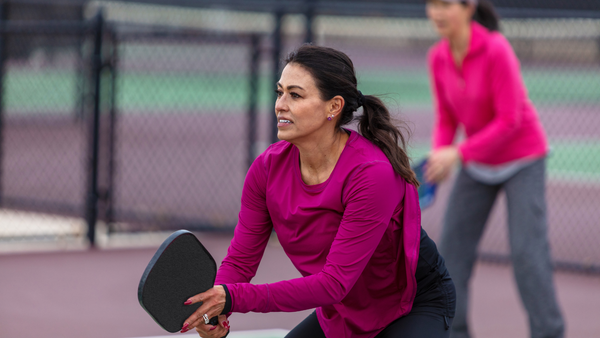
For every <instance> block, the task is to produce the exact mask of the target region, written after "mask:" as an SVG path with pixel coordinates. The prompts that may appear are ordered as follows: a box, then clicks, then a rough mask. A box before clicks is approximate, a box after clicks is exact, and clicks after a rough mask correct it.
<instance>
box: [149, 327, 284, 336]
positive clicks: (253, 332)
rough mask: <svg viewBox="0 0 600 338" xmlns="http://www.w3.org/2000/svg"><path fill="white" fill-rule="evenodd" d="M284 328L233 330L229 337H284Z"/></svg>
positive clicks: (194, 334) (189, 334) (193, 334)
mask: <svg viewBox="0 0 600 338" xmlns="http://www.w3.org/2000/svg"><path fill="white" fill-rule="evenodd" d="M288 332H289V331H288V330H284V329H269V330H250V331H231V332H230V333H229V335H228V336H227V338H283V337H285V335H286V334H287V333H288ZM179 337H198V334H197V333H195V332H193V333H184V334H181V335H179ZM137 338H173V335H168V336H152V337H137Z"/></svg>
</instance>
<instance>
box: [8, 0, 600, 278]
mask: <svg viewBox="0 0 600 338" xmlns="http://www.w3.org/2000/svg"><path fill="white" fill-rule="evenodd" d="M259 2H260V1H254V2H252V1H246V2H244V1H241V2H240V1H237V2H236V1H225V2H221V5H223V6H229V7H228V8H220V9H219V8H183V7H168V6H158V5H152V4H140V3H126V2H106V1H97V2H91V3H89V4H87V5H86V6H85V7H84V9H85V11H84V12H85V16H87V17H88V19H91V17H92V16H93V15H94V13H96V12H97V10H98V9H99V8H103V9H104V13H105V14H106V17H107V19H108V22H109V25H110V26H111V27H118V29H116V31H115V39H116V40H115V41H116V42H115V45H114V46H115V47H114V49H113V52H114V55H113V57H114V58H115V60H116V63H115V65H116V69H117V72H116V78H115V83H114V100H115V101H114V103H115V106H116V120H115V121H114V122H113V123H115V124H114V126H115V127H114V128H112V129H111V128H110V127H109V126H110V125H111V124H110V123H105V124H104V125H105V126H108V127H105V128H104V129H103V128H100V133H99V134H100V135H101V136H102V135H112V136H111V137H109V138H108V139H110V140H113V141H112V142H113V143H111V142H102V141H100V147H99V148H100V156H99V159H100V163H99V165H100V170H99V184H98V198H99V200H100V203H99V209H98V210H99V217H100V218H101V219H103V220H105V221H106V222H107V224H109V229H110V230H111V231H112V232H128V231H138V230H143V231H148V230H152V229H172V228H174V227H188V228H192V229H212V230H215V229H231V227H233V226H234V225H235V222H236V218H237V209H238V207H239V197H240V193H241V188H242V182H243V178H244V175H245V171H246V169H247V167H248V163H249V161H250V160H251V158H252V157H253V156H255V155H256V154H257V153H258V152H260V151H261V150H263V149H264V148H265V147H266V145H268V144H269V143H270V142H271V141H272V140H273V138H272V130H273V128H272V120H273V119H272V109H273V94H272V90H273V88H274V87H273V83H275V81H276V80H277V79H278V74H277V73H276V71H278V70H280V63H279V61H280V60H281V58H283V56H284V55H285V54H286V53H287V52H289V51H290V50H292V49H294V48H296V47H297V46H298V45H299V44H301V43H302V42H304V41H306V40H307V33H308V40H312V41H313V42H314V43H315V44H319V45H325V46H330V47H334V48H338V49H340V50H342V51H344V52H346V53H347V54H348V55H349V56H350V57H351V58H352V60H353V61H354V63H355V66H356V69H357V72H358V80H359V89H361V91H362V92H363V93H366V94H382V95H383V98H384V100H385V101H386V102H387V103H388V105H389V107H390V108H391V110H392V111H394V112H396V113H397V114H398V116H399V117H401V118H402V119H404V120H405V121H407V123H408V124H409V126H410V127H411V129H412V136H411V139H410V140H411V141H410V146H411V148H410V151H411V154H412V156H413V158H414V159H419V158H421V157H423V156H425V154H426V153H427V152H428V150H429V147H430V138H431V129H432V126H433V108H432V98H431V93H430V85H429V79H428V71H427V66H426V61H425V60H426V53H427V51H428V49H429V47H430V46H431V45H432V44H433V43H435V41H437V39H438V38H437V36H436V34H435V32H434V31H433V29H432V27H431V25H430V24H429V23H428V22H427V20H426V19H425V18H424V4H423V3H422V2H421V1H420V0H419V1H416V0H415V1H402V2H400V3H397V2H393V1H378V2H376V3H375V2H373V3H368V4H366V3H365V2H361V1H353V2H351V3H350V2H349V3H348V4H346V5H344V6H341V7H340V6H337V5H336V4H335V2H328V1H284V2H281V3H280V5H276V2H272V1H271V2H269V1H263V2H264V6H262V7H261V6H258V5H256V4H257V3H259ZM209 3H211V1H199V2H198V3H197V4H195V6H200V7H202V6H209V5H210V4H209ZM494 3H496V4H497V5H499V8H498V10H499V12H500V13H501V14H503V15H505V18H504V19H503V20H502V21H501V28H502V32H503V33H504V34H505V35H506V37H507V38H508V39H509V41H510V42H511V44H512V46H513V48H514V49H515V51H516V53H517V55H518V57H519V59H520V61H521V65H522V72H523V77H524V80H525V83H526V85H527V87H528V90H529V94H530V97H531V99H532V101H533V103H534V104H535V106H536V107H537V109H538V112H539V115H540V117H541V119H542V122H543V124H544V126H545V128H546V131H547V135H548V137H549V141H550V145H551V147H552V153H551V155H550V157H549V159H548V181H547V182H548V183H547V190H548V192H547V199H548V209H549V227H550V240H551V245H552V251H553V256H554V259H555V263H556V264H557V265H558V266H563V267H576V268H578V269H588V270H595V271H598V269H599V267H600V250H599V249H598V248H597V246H596V245H595V242H597V241H598V240H600V227H598V226H597V225H598V221H597V220H598V219H600V217H599V216H600V211H599V210H600V208H598V205H600V170H599V168H600V142H599V141H600V132H598V130H600V115H598V114H599V113H600V82H599V81H600V80H599V79H600V8H598V5H597V3H596V2H589V1H584V0H580V1H575V2H571V3H569V4H565V3H562V2H561V3H558V2H556V3H555V2H552V3H545V4H544V3H541V2H540V3H538V2H535V3H533V2H527V3H524V2H518V3H516V2H515V3H513V2H510V1H508V0H507V1H500V0H499V1H494ZM281 4H283V5H281ZM565 6H567V7H565ZM569 6H570V7H569ZM261 10H262V12H259V11H261ZM342 14H343V15H342ZM384 14H385V15H384ZM386 15H387V16H386ZM307 28H309V29H307ZM255 35H258V36H260V37H261V38H257V37H253V36H255ZM267 37H268V38H267ZM84 45H85V44H84ZM109 49H110V48H109ZM259 51H260V52H261V53H259ZM73 53H74V54H73V55H76V56H77V55H78V56H77V57H79V58H80V60H86V61H80V63H81V64H88V61H87V59H86V57H87V56H85V55H84V54H85V53H88V54H89V53H90V51H88V50H86V49H85V48H82V47H81V46H80V47H77V48H75V49H74V52H73ZM107 53H108V54H110V53H112V52H107ZM61 55H62V54H61ZM65 55H66V54H65ZM82 55H84V56H82ZM77 57H75V56H74V58H77ZM38 58H39V57H38ZM26 60H27V62H26V64H28V65H31V66H32V65H34V64H35V63H36V62H38V61H35V60H37V59H36V58H35V57H32V56H31V55H30V56H29V57H28V58H27V59H26ZM57 60H62V61H60V62H63V63H64V62H66V61H65V60H69V59H68V58H67V57H66V56H61V57H59V58H58V59H57ZM11 62H12V61H9V62H7V63H6V66H5V67H6V69H7V71H6V74H7V76H6V77H5V80H4V81H3V84H4V88H5V89H4V91H5V97H6V102H7V103H6V104H5V106H6V105H7V106H6V107H7V108H6V113H5V120H6V122H5V125H7V126H8V125H9V124H8V123H9V122H8V121H9V120H7V119H8V118H9V117H10V116H11V115H10V114H11V113H10V105H8V103H10V102H11V101H10V100H15V99H11V98H10V97H11V96H10V95H13V96H14V95H16V94H10V93H11V90H12V91H14V92H15V93H16V92H19V93H20V92H21V91H20V90H19V91H15V89H11V88H17V87H15V86H17V82H15V81H16V80H10V76H9V75H10V69H11V68H10V67H12V66H11V64H12V63H11ZM73 67H74V66H73ZM38 69H39V71H37V72H34V75H35V76H38V77H40V78H41V77H42V75H43V74H46V73H47V72H49V69H52V68H51V67H49V66H47V65H46V64H44V65H43V66H42V67H41V68H38ZM71 73H72V74H73V77H72V79H73V80H72V81H71V82H69V83H72V84H71V86H74V87H77V86H80V87H81V86H82V85H80V84H79V83H88V82H89V81H87V80H85V78H86V77H85V76H82V75H81V74H83V73H85V72H83V73H82V71H81V70H80V68H77V70H74V71H73V72H71ZM61 74H65V73H64V72H63V73H61ZM77 74H79V75H77ZM107 76H108V78H107V79H106V80H103V83H107V82H110V74H107ZM43 78H44V80H43V81H42V80H39V81H36V82H35V84H33V82H30V83H32V84H31V85H27V83H26V82H22V83H23V85H24V86H25V87H27V86H29V87H27V89H25V90H34V89H33V88H35V86H41V85H42V84H44V83H49V82H48V81H51V80H50V79H51V78H52V77H51V76H50V75H44V76H43ZM15 79H16V78H15ZM82 79H83V80H82ZM8 80H10V81H8ZM11 81H12V82H11ZM23 81H25V80H23ZM44 81H46V82H44ZM61 81H62V82H60V83H61V85H60V86H59V85H56V84H54V85H52V84H50V85H49V86H50V88H52V89H53V90H54V89H56V90H59V89H60V88H66V87H65V86H66V83H67V81H66V80H64V79H63V80H61ZM86 81H87V82H86ZM61 86H62V87H61ZM80 87H77V88H80ZM109 87H110V86H109ZM69 88H70V87H69ZM62 90H63V91H69V93H70V92H71V91H70V90H71V89H62ZM111 92H113V91H112V90H110V91H106V93H107V94H105V95H109V96H110V93H111ZM40 93H43V92H40ZM77 93H78V92H77V91H76V90H74V89H73V94H72V95H73V98H72V99H70V100H71V101H68V100H57V101H56V102H60V104H61V105H65V104H66V103H65V102H71V103H69V104H70V105H71V106H70V107H69V108H64V107H63V108H61V109H63V110H62V111H64V112H67V111H68V113H65V116H66V115H68V116H69V118H72V121H78V116H79V115H78V114H80V115H81V114H83V115H85V114H84V113H81V112H80V109H79V108H77V107H79V106H80V105H81V103H80V102H83V100H84V98H77V97H78V95H80V94H81V92H79V93H80V94H77ZM52 95H54V96H52V98H47V99H43V97H44V96H43V95H41V94H40V95H38V93H37V92H36V93H35V94H32V96H35V99H33V98H31V99H25V100H24V101H26V104H27V105H34V102H42V101H43V102H42V104H41V106H43V107H44V109H51V108H52V107H53V105H56V104H54V103H52V102H55V101H52V100H55V97H56V96H55V95H56V94H52ZM65 95H66V94H65ZM69 95H70V94H69ZM80 96H81V95H80ZM104 101H108V102H110V98H107V99H106V100H104ZM104 101H103V102H104ZM23 105H25V103H23ZM109 106H110V105H109ZM19 109H22V108H19ZM39 109H41V108H39ZM52 109H53V108H52ZM55 110H56V109H55ZM78 112H79V113H78ZM24 116H25V115H24ZM80 118H81V117H79V119H80ZM65 119H67V118H65ZM35 121H36V123H38V124H39V123H41V122H40V121H44V120H43V119H41V118H36V119H35ZM79 121H80V120H79ZM109 121H110V120H109ZM48 130H50V128H47V127H44V128H43V132H44V133H47V132H48ZM78 130H79V132H80V136H79V137H80V138H82V139H83V138H86V137H87V136H86V135H87V134H86V133H87V132H88V129H86V128H84V127H80V129H78ZM32 133H33V134H31V135H34V136H30V137H29V138H27V137H25V136H24V135H25V134H24V133H19V134H18V135H19V136H15V137H21V138H25V139H28V140H29V142H34V141H31V140H37V141H35V142H39V143H40V144H43V147H48V146H50V144H51V142H49V141H44V140H43V139H42V138H40V137H39V136H38V134H39V135H42V132H41V131H39V130H38V132H37V133H36V132H35V130H34V131H33V132H32ZM59 134H60V137H66V136H65V135H67V133H66V132H65V133H59ZM15 135H16V134H15ZM57 137H58V136H57ZM8 140H10V138H6V137H5V142H4V143H5V146H4V148H3V149H5V148H6V144H9V143H8ZM20 142H24V141H20ZM23 144H24V143H23ZM87 144H88V143H86V142H83V143H81V144H79V145H77V144H76V142H71V143H69V144H68V147H72V148H73V149H69V148H61V150H57V149H53V150H47V151H45V152H44V151H42V152H43V153H45V154H48V153H52V154H54V152H57V151H58V152H60V151H64V152H68V153H69V154H68V155H61V156H72V157H73V158H74V159H73V160H72V161H75V162H76V163H78V164H77V165H79V166H80V168H83V166H84V164H81V163H82V162H81V160H79V158H80V156H83V155H84V154H85V152H86V151H87V149H88V148H87V147H88V146H87ZM12 147H14V149H15V150H3V152H4V153H6V154H5V155H4V162H3V163H4V164H3V172H4V174H3V175H4V176H6V175H8V174H7V173H8V172H9V171H8V169H7V168H8V167H7V166H9V165H12V166H13V168H17V165H16V163H19V162H18V161H24V159H23V158H24V157H25V156H33V155H22V158H19V159H18V160H8V158H7V157H6V156H8V155H7V154H8V152H10V151H16V149H17V148H16V145H13V146H12ZM43 147H40V148H38V147H30V148H31V150H23V152H21V151H19V154H21V153H22V154H27V152H30V153H31V154H33V153H35V152H39V151H40V149H44V148H43ZM77 147H78V148H77ZM102 147H104V148H102ZM75 148H77V149H75ZM28 149H29V148H28ZM102 149H108V150H110V149H112V151H108V153H109V154H112V155H111V156H102V153H103V152H102ZM7 151H8V152H7ZM13 157H14V155H13ZM50 158H52V159H53V160H57V161H58V160H59V159H60V158H61V157H60V156H56V155H50ZM65 158H66V157H65ZM103 158H105V159H106V160H102V159H103ZM111 159H112V160H111ZM61 161H63V160H61ZM64 161H66V160H64ZM64 161H63V162H64ZM78 161H79V162H78ZM9 163H10V164H9ZM83 163H85V161H83ZM102 163H105V166H104V167H102ZM72 167H75V166H72ZM48 168H50V167H48ZM103 168H104V169H103ZM111 168H112V169H111ZM11 170H13V172H14V173H15V174H12V175H16V176H19V174H18V173H19V170H20V169H11ZM40 170H41V169H40ZM57 170H58V169H56V170H54V169H52V170H51V169H49V170H46V171H44V173H45V175H48V172H52V171H57ZM82 170H83V169H82ZM58 171H60V170H58ZM103 173H105V174H103ZM60 174H61V175H64V176H65V177H66V178H64V179H62V178H61V179H59V178H56V179H50V181H48V180H44V181H45V182H46V184H49V182H52V183H57V184H58V182H60V181H61V180H62V181H65V180H67V181H68V180H72V181H73V182H75V181H77V182H79V183H71V185H77V184H78V185H81V187H78V186H77V187H72V188H70V189H71V190H73V191H78V193H77V194H70V195H69V196H70V197H69V198H73V201H74V202H73V203H79V204H74V205H75V206H74V207H73V208H74V209H76V210H82V209H85V208H83V207H82V205H83V204H85V203H84V202H82V200H81V198H82V196H86V191H87V190H86V184H87V183H86V181H85V179H83V177H84V176H85V173H84V172H83V171H82V172H81V173H79V174H68V173H67V172H64V170H63V171H60ZM32 175H33V176H39V175H42V174H41V173H40V174H36V173H33V174H32ZM77 175H79V176H77ZM102 175H105V176H102ZM23 176H24V175H23ZM40 177H41V176H40ZM18 180H21V181H23V180H26V178H23V177H19V178H15V181H14V182H15V183H13V184H14V185H15V186H19V187H27V186H28V185H27V183H26V182H24V181H23V182H21V183H18V184H17V183H16V182H18ZM67 181H65V182H67ZM6 182H7V180H6V179H4V180H3V185H4V186H5V187H4V188H3V189H4V191H6V192H8V190H7V187H8V185H7V183H6ZM81 182H83V183H81ZM103 182H104V183H103ZM68 186H69V184H61V189H66V187H68ZM449 188H450V184H446V185H444V186H442V187H441V189H440V193H439V194H438V197H437V198H438V199H437V201H436V203H435V204H434V205H433V206H432V207H431V208H429V209H426V210H425V211H424V212H423V226H424V227H425V228H426V229H427V230H428V231H429V232H430V234H431V235H432V237H434V238H437V237H438V236H439V232H440V229H441V220H442V217H443V211H444V208H445V204H446V203H445V202H446V201H445V200H446V198H447V195H448V192H449ZM20 189H24V188H20ZM53 191H60V190H57V189H54V190H53ZM8 196H9V195H7V194H6V193H5V194H3V197H4V201H8V200H7V199H6V198H7V197H8ZM49 196H51V195H49ZM49 200H50V201H51V202H55V201H56V199H52V198H49ZM4 206H5V208H6V207H7V206H8V205H7V204H6V203H5V204H4ZM505 208H506V207H505V204H504V201H503V197H501V198H500V199H499V203H497V205H496V207H495V209H494V211H493V214H492V216H491V219H490V221H489V224H488V226H487V230H486V234H485V236H484V238H483V241H482V243H481V247H480V250H481V253H482V255H484V256H487V257H496V258H497V257H507V254H508V243H507V227H506V224H505V223H506V217H505V214H506V212H505ZM3 210H5V209H3ZM57 210H58V209H57ZM71 215H72V214H71Z"/></svg>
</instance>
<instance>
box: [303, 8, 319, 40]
mask: <svg viewBox="0 0 600 338" xmlns="http://www.w3.org/2000/svg"><path fill="white" fill-rule="evenodd" d="M316 5H317V0H306V12H305V13H304V17H305V19H306V35H305V36H304V42H306V43H312V42H313V40H314V32H313V22H314V19H315V7H316Z"/></svg>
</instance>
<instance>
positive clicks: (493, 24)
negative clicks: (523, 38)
mask: <svg viewBox="0 0 600 338" xmlns="http://www.w3.org/2000/svg"><path fill="white" fill-rule="evenodd" d="M429 1H431V0H425V2H429ZM442 1H443V0H442ZM460 3H461V4H462V5H463V6H468V5H469V2H468V1H461V2H460ZM473 20H475V21H476V22H477V23H479V24H480V25H482V26H483V27H485V28H487V29H488V30H489V31H490V32H498V31H500V17H499V16H498V13H497V12H496V9H495V8H494V5H493V4H492V3H491V2H490V1H488V0H478V1H477V6H476V7H475V13H473Z"/></svg>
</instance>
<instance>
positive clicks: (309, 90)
mask: <svg viewBox="0 0 600 338" xmlns="http://www.w3.org/2000/svg"><path fill="white" fill-rule="evenodd" d="M340 99H341V97H340V96H336V97H334V98H333V99H331V100H329V101H323V99H321V93H320V92H319V90H318V89H317V86H316V83H315V81H314V79H313V77H312V75H311V74H310V73H309V72H308V71H307V70H306V69H305V68H304V67H302V66H300V65H298V64H295V63H289V64H288V65H287V66H285V68H284V69H283V72H282V73H281V78H280V79H279V82H277V101H276V102H275V114H276V115H277V137H278V138H279V139H280V140H286V141H288V142H290V143H295V144H297V143H298V142H302V141H306V140H310V139H311V138H314V139H319V136H320V135H322V134H323V133H331V132H333V130H334V129H335V120H332V121H329V120H327V118H328V117H330V116H331V114H332V112H333V114H335V115H337V113H339V111H341V108H340V107H339V105H340V102H339V101H340ZM341 105H342V107H343V99H341Z"/></svg>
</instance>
